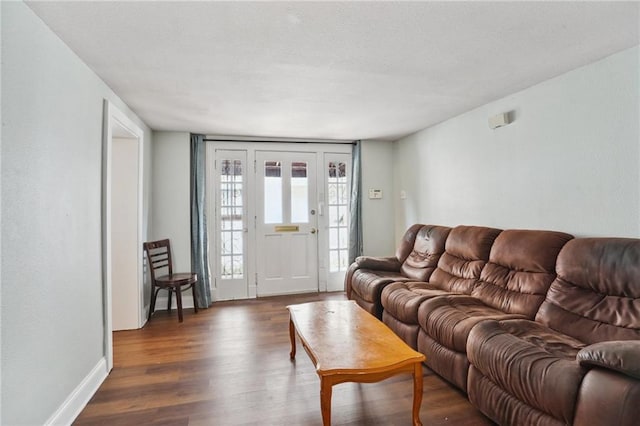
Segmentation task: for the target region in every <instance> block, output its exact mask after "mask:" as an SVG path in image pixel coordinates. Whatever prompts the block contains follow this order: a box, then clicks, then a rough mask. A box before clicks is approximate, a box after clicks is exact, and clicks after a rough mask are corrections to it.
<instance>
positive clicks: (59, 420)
mask: <svg viewBox="0 0 640 426" xmlns="http://www.w3.org/2000/svg"><path fill="white" fill-rule="evenodd" d="M108 374H109V372H108V371H107V360H106V359H105V358H101V359H100V361H98V364H96V366H95V367H93V369H92V370H91V372H90V373H89V374H88V375H87V376H86V377H85V378H84V379H83V380H82V382H80V384H79V385H78V387H77V388H75V389H74V390H73V392H71V394H70V395H69V396H68V397H67V399H66V400H65V401H64V402H63V403H62V405H61V406H60V407H59V408H58V409H57V410H56V412H55V413H53V415H52V416H51V417H49V420H47V422H46V423H45V425H47V426H49V425H51V426H63V425H70V424H71V423H73V421H74V420H75V419H76V417H78V415H79V414H80V413H81V412H82V410H83V408H84V407H85V406H86V405H87V403H88V402H89V400H90V399H91V397H92V396H93V395H94V394H95V393H96V391H97V390H98V388H99V387H100V385H101V384H102V382H104V380H105V379H106V378H107V375H108Z"/></svg>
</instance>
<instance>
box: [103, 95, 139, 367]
mask: <svg viewBox="0 0 640 426" xmlns="http://www.w3.org/2000/svg"><path fill="white" fill-rule="evenodd" d="M104 118H105V120H104V135H103V177H102V184H103V194H102V195H103V212H102V214H103V219H102V228H103V229H102V241H103V245H102V250H103V251H102V256H103V259H102V265H103V282H104V300H105V303H104V315H105V357H106V359H107V368H108V370H111V368H112V367H113V337H112V331H114V330H130V329H137V328H140V327H142V326H143V325H144V321H145V318H146V312H145V303H144V299H145V298H144V287H143V271H142V265H143V260H142V188H143V180H142V179H143V178H142V176H143V174H142V171H143V169H142V166H143V164H142V158H143V154H142V152H143V151H142V149H143V138H144V132H143V130H142V129H141V128H140V127H139V126H138V125H137V124H135V123H134V122H133V121H132V120H130V119H129V118H128V117H127V116H126V115H125V114H124V113H123V112H122V111H120V110H119V109H118V108H116V107H115V106H114V105H113V104H111V103H110V102H108V101H106V100H105V102H104Z"/></svg>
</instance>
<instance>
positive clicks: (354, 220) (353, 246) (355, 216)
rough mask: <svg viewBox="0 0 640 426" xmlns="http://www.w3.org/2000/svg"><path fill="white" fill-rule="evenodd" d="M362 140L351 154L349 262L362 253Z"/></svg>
mask: <svg viewBox="0 0 640 426" xmlns="http://www.w3.org/2000/svg"><path fill="white" fill-rule="evenodd" d="M361 145H362V141H356V143H355V144H354V145H353V151H352V154H351V200H350V203H351V205H350V206H349V208H350V219H349V264H351V263H353V261H354V260H355V259H356V257H358V256H360V255H362V199H361V197H362V182H361V168H360V162H361V160H360V150H361Z"/></svg>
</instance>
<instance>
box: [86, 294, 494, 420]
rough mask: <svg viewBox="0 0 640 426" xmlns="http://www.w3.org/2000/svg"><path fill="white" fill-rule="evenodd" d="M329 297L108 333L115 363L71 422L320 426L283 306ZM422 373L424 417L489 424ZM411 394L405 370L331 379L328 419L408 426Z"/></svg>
mask: <svg viewBox="0 0 640 426" xmlns="http://www.w3.org/2000/svg"><path fill="white" fill-rule="evenodd" d="M330 299H337V300H342V299H346V297H345V295H344V293H322V294H311V295H295V296H286V297H284V296H283V297H271V298H264V299H255V300H245V301H234V302H219V303H216V304H215V305H214V306H213V307H212V308H210V309H205V310H201V311H199V312H198V314H194V313H193V310H185V318H184V322H183V323H179V322H178V320H177V317H176V314H175V313H173V314H169V313H167V312H166V311H157V312H156V313H155V314H154V316H153V319H152V320H151V321H150V322H149V323H148V324H147V325H146V326H145V328H143V329H141V330H134V331H124V332H116V333H114V338H113V341H114V369H113V371H112V372H111V374H110V375H109V377H108V378H107V379H106V381H105V382H104V383H103V384H102V386H101V387H100V389H99V390H98V392H97V393H96V394H95V395H94V397H93V398H92V399H91V401H90V402H89V404H88V405H87V406H86V407H85V409H84V410H83V411H82V413H81V414H80V416H79V417H78V418H77V419H76V421H75V423H74V424H75V425H80V426H82V425H116V426H118V425H123V426H128V425H154V426H164V425H172V426H173V425H175V426H181V425H185V426H186V425H189V426H193V425H203V426H204V425H220V426H227V425H229V426H236V425H305V426H306V425H309V426H315V425H318V426H320V425H322V417H321V413H320V396H319V393H320V381H319V378H318V376H317V374H316V373H315V370H314V368H313V365H312V363H311V361H310V360H309V359H308V358H307V355H306V354H305V353H304V351H299V356H297V357H296V359H295V360H294V361H291V360H290V359H289V349H290V344H289V331H288V321H289V316H288V312H287V310H286V308H285V307H286V306H287V305H289V304H295V303H305V302H310V301H315V300H330ZM298 345H300V343H299V342H298ZM299 349H301V348H300V346H299ZM423 370H424V395H423V400H422V408H421V411H420V418H421V420H422V422H423V424H425V425H427V424H429V425H467V426H471V425H474V426H475V425H491V424H492V423H491V422H490V421H489V420H487V419H486V418H485V417H484V416H482V414H480V413H479V412H478V411H477V410H476V409H475V408H474V407H473V406H472V405H471V404H470V403H469V402H468V401H467V399H466V397H465V396H464V395H463V394H461V393H460V392H458V391H457V390H456V389H453V388H452V387H451V386H449V385H448V384H447V383H446V382H444V381H443V380H442V379H440V378H439V377H438V376H437V375H435V374H433V373H432V372H431V371H430V370H429V369H427V368H426V367H425V368H424V369H423ZM412 392H413V385H412V379H411V376H409V375H404V376H396V377H392V378H390V379H387V380H385V381H383V382H379V383H371V384H357V383H343V384H340V385H337V386H334V388H333V398H332V401H333V403H332V420H333V424H334V425H372V426H375V425H385V426H389V425H409V424H411V404H412V399H413V394H412Z"/></svg>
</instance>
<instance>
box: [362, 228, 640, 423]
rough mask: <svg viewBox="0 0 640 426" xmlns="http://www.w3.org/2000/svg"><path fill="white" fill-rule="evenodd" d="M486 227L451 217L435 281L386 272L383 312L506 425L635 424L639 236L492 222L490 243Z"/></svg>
mask: <svg viewBox="0 0 640 426" xmlns="http://www.w3.org/2000/svg"><path fill="white" fill-rule="evenodd" d="M422 227H423V225H420V227H419V229H422ZM427 227H429V226H427ZM412 229H413V227H412ZM488 230H490V228H480V227H456V228H453V229H452V230H450V232H449V233H448V236H447V239H446V241H445V243H444V252H443V253H442V254H441V255H440V256H439V262H438V263H437V264H436V266H435V268H434V269H433V273H432V274H431V275H430V276H431V278H430V279H429V280H426V282H423V283H417V282H415V281H412V280H403V282H401V283H391V284H390V283H387V284H386V285H385V287H384V288H383V289H382V291H381V292H380V298H381V302H380V304H381V306H382V308H383V310H382V317H383V321H384V322H385V323H386V324H387V325H389V326H390V328H391V329H392V330H394V331H395V332H396V333H397V334H398V335H399V336H401V337H402V338H403V339H404V340H405V341H407V342H408V343H409V344H411V342H413V336H414V335H415V333H416V330H417V335H418V337H417V343H416V346H417V348H418V350H420V351H421V352H423V353H425V355H426V357H427V362H426V364H427V365H428V366H429V367H430V368H431V369H432V370H434V371H435V372H436V373H438V374H439V375H441V376H442V377H444V378H445V379H447V380H448V381H450V382H451V383H453V384H454V385H455V386H457V387H458V388H460V389H461V390H463V391H465V392H467V393H468V396H469V400H470V401H471V402H472V403H473V404H474V405H475V406H477V407H478V408H479V409H480V410H481V411H482V412H483V413H484V414H485V415H487V416H488V417H489V418H491V419H492V420H493V421H495V422H496V423H498V424H500V425H562V424H575V425H609V424H611V425H632V424H633V425H635V424H639V423H638V422H639V421H640V420H639V418H640V239H620V238H577V239H573V237H572V236H571V235H568V234H564V233H560V232H551V231H525V230H506V231H502V232H500V231H499V230H493V232H494V233H495V236H493V239H491V238H489V240H490V242H489V243H488V244H485V249H484V250H485V251H484V252H483V251H482V250H480V249H479V247H482V244H480V245H479V244H478V237H479V235H480V233H481V232H485V233H487V234H486V236H489V235H490V233H489V231H488ZM449 238H450V239H451V241H449ZM465 238H467V239H468V245H469V247H470V248H469V250H467V251H465V248H464V241H465ZM486 241H488V240H485V242H486ZM487 245H488V246H490V248H487V247H486V246H487ZM487 251H488V253H489V255H488V257H487ZM484 259H486V260H484ZM478 265H481V266H480V267H478ZM356 269H357V268H356ZM478 269H480V271H479V272H478ZM368 273H371V272H368ZM352 282H353V281H352ZM443 283H446V284H443ZM469 289H470V290H469ZM350 294H353V292H351V293H350ZM371 303H372V305H375V301H372V302H371ZM416 312H417V318H416Z"/></svg>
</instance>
